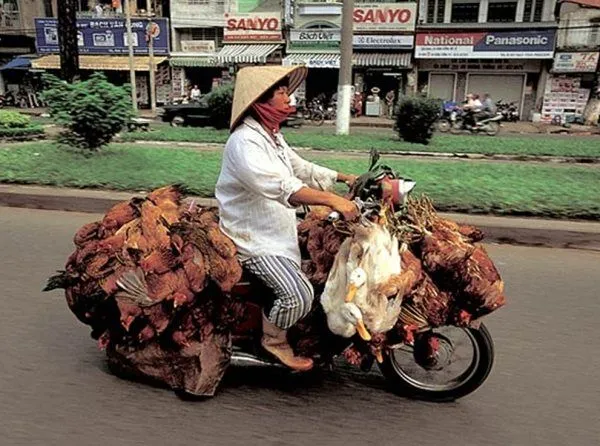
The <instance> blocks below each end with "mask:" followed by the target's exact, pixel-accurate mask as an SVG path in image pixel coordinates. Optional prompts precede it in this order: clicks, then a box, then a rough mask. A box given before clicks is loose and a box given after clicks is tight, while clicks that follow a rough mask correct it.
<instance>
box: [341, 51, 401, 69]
mask: <svg viewBox="0 0 600 446" xmlns="http://www.w3.org/2000/svg"><path fill="white" fill-rule="evenodd" d="M410 58H411V53H409V52H406V53H354V55H353V56H352V64H353V65H356V66H359V67H402V68H410V67H411V63H410Z"/></svg>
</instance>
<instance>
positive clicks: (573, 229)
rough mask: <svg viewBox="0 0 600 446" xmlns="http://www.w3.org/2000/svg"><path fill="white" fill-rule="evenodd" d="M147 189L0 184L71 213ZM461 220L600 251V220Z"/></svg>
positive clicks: (14, 198)
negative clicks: (119, 190)
mask: <svg viewBox="0 0 600 446" xmlns="http://www.w3.org/2000/svg"><path fill="white" fill-rule="evenodd" d="M144 194H145V192H143V191H140V192H139V193H131V192H114V191H102V190H89V189H68V188H54V187H44V186H21V185H9V184H0V206H11V207H20V208H30V209H46V210H60V211H72V212H87V213H98V214H101V213H104V212H106V211H107V210H108V208H110V207H111V206H113V205H114V204H117V203H119V202H121V201H125V200H129V199H131V198H132V197H134V196H143V195H144ZM190 199H193V200H195V201H196V203H199V204H200V205H202V206H215V205H216V202H215V200H214V199H206V198H200V197H190ZM441 215H443V216H444V217H446V218H450V219H452V220H455V221H457V222H459V223H466V224H471V225H475V226H478V227H479V228H481V229H482V230H483V231H484V232H485V234H486V238H485V241H486V242H487V243H505V244H514V245H529V246H544V247H550V248H575V249H586V250H593V251H598V252H600V223H598V222H587V221H565V220H548V219H540V218H517V217H495V216H488V215H469V214H449V213H441Z"/></svg>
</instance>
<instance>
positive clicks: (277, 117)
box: [252, 103, 296, 134]
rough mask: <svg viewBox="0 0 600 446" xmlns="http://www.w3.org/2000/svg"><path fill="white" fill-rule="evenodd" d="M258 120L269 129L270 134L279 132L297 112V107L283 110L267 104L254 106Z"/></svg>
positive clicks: (253, 109)
mask: <svg viewBox="0 0 600 446" xmlns="http://www.w3.org/2000/svg"><path fill="white" fill-rule="evenodd" d="M252 111H253V112H254V115H255V118H256V120H257V121H258V122H259V123H260V124H261V125H262V126H263V127H265V128H266V129H267V131H268V132H269V133H272V134H275V133H278V132H279V127H280V125H281V123H282V122H284V121H285V120H286V119H287V118H288V117H289V116H290V115H291V114H292V113H294V112H295V111H296V108H295V107H287V109H285V110H282V109H279V108H275V107H273V106H272V105H269V104H267V103H259V104H252Z"/></svg>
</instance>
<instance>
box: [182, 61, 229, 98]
mask: <svg viewBox="0 0 600 446" xmlns="http://www.w3.org/2000/svg"><path fill="white" fill-rule="evenodd" d="M223 70H225V71H227V69H226V68H218V67H215V68H213V67H208V68H207V67H198V68H186V69H185V77H186V80H187V85H188V87H189V89H191V88H192V87H193V86H194V85H197V86H198V88H199V89H200V91H201V92H202V94H203V95H205V94H207V93H210V91H211V90H212V87H213V79H215V78H220V77H221V75H222V73H223ZM187 93H188V91H186V94H187Z"/></svg>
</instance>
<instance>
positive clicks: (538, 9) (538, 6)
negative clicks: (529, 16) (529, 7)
mask: <svg viewBox="0 0 600 446" xmlns="http://www.w3.org/2000/svg"><path fill="white" fill-rule="evenodd" d="M543 10H544V0H535V9H534V10H533V20H532V22H541V21H542V11H543Z"/></svg>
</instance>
